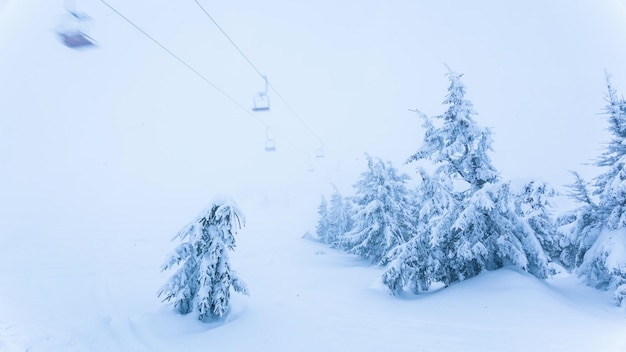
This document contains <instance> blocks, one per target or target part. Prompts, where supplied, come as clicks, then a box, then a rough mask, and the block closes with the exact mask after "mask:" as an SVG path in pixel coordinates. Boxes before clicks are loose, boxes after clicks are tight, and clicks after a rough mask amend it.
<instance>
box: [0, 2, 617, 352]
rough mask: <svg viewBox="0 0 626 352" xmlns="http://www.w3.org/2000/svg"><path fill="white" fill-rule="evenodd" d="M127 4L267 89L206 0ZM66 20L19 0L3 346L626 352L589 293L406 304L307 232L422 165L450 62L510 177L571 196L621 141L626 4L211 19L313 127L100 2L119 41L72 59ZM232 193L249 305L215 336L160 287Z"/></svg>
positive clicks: (532, 288) (270, 9) (0, 297)
mask: <svg viewBox="0 0 626 352" xmlns="http://www.w3.org/2000/svg"><path fill="white" fill-rule="evenodd" d="M109 3H110V4H111V5H113V6H115V8H116V9H117V10H119V11H120V12H121V13H123V14H124V15H125V16H127V18H129V19H131V20H132V21H133V22H134V23H135V24H137V25H139V26H140V27H141V28H142V29H143V30H144V31H146V33H149V34H150V35H151V36H152V37H153V38H154V39H156V40H157V41H158V42H159V43H161V44H162V45H164V46H166V47H167V48H168V49H169V50H171V51H172V52H174V53H176V55H177V56H178V57H179V58H181V59H182V60H183V61H184V62H185V63H187V64H188V65H190V66H192V67H193V68H194V69H196V70H197V71H198V72H199V73H200V74H201V75H202V76H204V77H205V78H208V79H209V80H210V82H211V83H213V84H214V85H216V86H217V87H219V88H220V89H222V90H223V91H224V92H227V94H228V95H229V97H231V98H232V99H233V100H234V101H236V102H238V103H240V104H241V105H242V106H243V107H245V108H248V107H249V106H251V104H252V99H253V97H254V95H255V94H256V93H257V91H259V90H262V89H263V82H262V81H261V80H260V78H259V77H258V75H257V74H256V73H255V72H254V71H253V70H251V68H250V67H249V66H248V64H247V63H246V62H245V60H243V58H242V57H241V56H240V55H239V54H238V53H237V52H236V51H235V50H234V49H233V48H232V46H231V45H230V43H228V41H226V40H225V38H224V37H223V35H222V34H221V33H220V32H219V31H218V30H217V29H216V28H215V26H214V25H213V24H212V23H211V22H210V21H208V20H207V18H206V16H204V15H203V14H202V13H201V12H200V11H199V10H198V9H197V7H195V5H194V3H193V2H191V1H189V2H181V3H176V4H173V3H171V2H167V1H163V0H158V1H152V2H146V1H137V2H129V3H126V2H122V1H113V0H111V1H110V2H109ZM598 3H601V4H600V5H598ZM62 5H63V4H62V2H58V3H56V2H55V3H51V2H49V1H42V0H37V1H29V2H28V3H24V2H18V1H15V0H8V1H7V0H5V1H0V82H1V84H2V85H1V86H0V87H1V88H0V165H1V167H0V170H1V171H0V213H1V214H2V216H0V272H1V273H2V275H1V279H0V351H8V352H16V351H31V352H37V351H180V350H186V351H187V350H188V351H193V350H200V349H206V348H212V349H215V350H220V351H222V350H223V351H252V350H254V351H257V350H263V351H321V350H328V351H344V350H348V349H350V350H361V351H380V350H388V351H395V350H417V351H421V350H423V351H468V350H470V351H471V350H473V351H503V350H506V351H528V350H535V351H591V350H594V351H624V350H626V340H625V339H624V338H623V336H624V332H625V331H626V315H625V314H624V312H623V310H620V309H618V308H616V307H615V306H614V305H613V303H612V300H611V297H610V294H608V293H606V292H602V291H598V290H595V289H593V288H589V287H586V286H584V285H583V284H582V283H581V282H580V281H579V280H578V279H577V278H575V277H571V276H568V275H565V274H563V275H560V276H558V277H554V278H552V279H550V280H548V281H547V282H543V281H538V280H536V279H535V278H533V277H530V276H528V275H526V274H524V273H520V272H517V271H515V270H512V269H506V268H505V269H502V270H499V271H496V272H487V273H484V274H482V275H480V276H479V277H477V278H475V279H472V280H468V281H466V282H463V283H460V284H457V285H453V286H452V287H450V288H448V289H445V290H442V291H439V292H433V293H430V294H425V295H420V296H410V295H407V296H404V297H400V298H397V297H391V296H389V295H388V294H387V293H386V292H385V290H384V289H383V288H382V287H381V286H380V284H379V283H378V281H377V280H378V277H379V275H380V274H381V273H382V269H381V268H375V267H370V266H368V265H367V264H366V263H365V262H363V261H361V260H359V259H358V258H356V257H354V256H350V255H346V254H343V253H341V252H338V251H335V250H333V249H329V248H327V247H326V246H324V245H322V244H319V243H316V242H313V241H310V240H305V239H302V238H301V237H302V235H303V234H304V233H305V232H306V231H313V230H314V228H315V224H316V211H317V205H318V204H319V200H320V194H324V193H327V192H329V190H330V187H329V184H330V182H333V183H335V184H337V185H338V186H339V188H340V189H341V191H342V192H345V193H348V192H349V191H350V186H351V184H352V183H353V182H354V181H355V180H356V175H358V173H359V172H361V171H362V170H363V168H364V167H365V165H364V164H363V162H364V161H363V157H362V155H363V152H364V151H367V152H369V153H371V154H372V155H376V156H381V157H383V158H389V159H391V160H392V161H394V163H396V164H397V165H399V164H401V163H402V161H403V160H404V159H405V158H406V156H407V155H409V154H410V153H412V152H414V151H415V149H416V148H417V146H418V143H419V141H420V139H421V134H420V133H421V130H420V126H419V120H418V119H416V118H415V117H414V115H412V114H410V113H409V112H408V111H407V109H408V108H411V109H412V108H415V107H418V108H420V109H422V110H423V111H424V112H425V113H428V114H438V113H440V111H441V110H440V109H441V108H440V102H441V100H442V98H443V95H444V94H445V88H446V87H445V85H446V80H445V77H444V76H443V74H444V73H445V67H444V66H443V63H447V64H448V65H450V66H451V67H453V68H454V69H455V70H458V71H460V72H465V74H466V76H465V77H466V78H467V80H466V84H467V86H468V95H469V98H470V99H472V101H473V102H474V104H475V105H476V108H477V110H478V112H479V116H478V118H477V120H478V121H479V123H484V124H485V125H488V126H492V128H493V129H494V132H495V135H494V141H495V143H494V145H495V146H496V151H495V153H494V158H493V159H494V163H495V164H496V166H497V167H499V168H502V172H503V174H504V175H505V176H506V177H512V176H515V177H517V176H519V177H527V176H542V177H545V178H546V179H548V180H549V181H551V182H554V183H555V186H557V187H558V186H559V185H561V184H564V183H568V182H570V181H571V180H569V179H568V178H567V177H568V176H567V170H568V169H579V165H580V164H581V163H584V162H587V161H588V160H589V159H590V158H592V157H594V156H595V155H597V154H598V152H597V151H598V148H599V147H600V145H601V143H602V142H603V138H605V136H606V135H605V132H604V128H605V124H604V121H603V120H602V119H601V118H599V117H598V116H597V115H596V114H597V113H598V112H600V110H601V108H602V106H603V101H602V94H603V93H604V91H603V86H602V85H603V81H602V80H603V70H604V69H606V70H608V71H609V72H611V73H612V74H613V75H614V83H615V85H616V87H617V88H618V89H619V90H620V91H625V90H626V68H625V67H623V64H622V63H623V62H624V59H626V52H625V50H624V49H623V45H619V43H623V42H624V40H626V27H625V26H624V25H623V21H620V19H623V18H624V17H620V16H623V15H624V14H625V13H626V9H625V8H624V5H623V3H622V2H620V1H609V0H607V1H603V2H595V1H582V2H579V3H577V4H576V5H572V4H570V3H569V2H567V1H555V2H551V3H550V4H543V3H542V2H539V1H531V2H523V3H522V2H515V3H511V4H509V5H506V6H505V5H502V4H499V5H498V4H493V3H491V2H489V1H481V2H479V3H478V4H477V5H475V6H476V7H473V6H470V5H462V4H460V3H459V2H455V1H442V2H438V4H429V3H427V2H401V1H398V2H392V3H390V4H389V5H388V6H382V5H380V4H377V3H375V2H346V3H345V4H342V5H341V6H339V5H337V4H336V3H335V2H331V1H321V2H316V3H306V4H296V3H291V2H287V1H278V0H277V1H272V2H269V3H267V4H261V3H256V2H248V1H234V2H230V3H228V4H220V5H210V4H208V3H206V5H207V7H208V8H210V10H211V12H212V15H214V16H215V19H216V21H217V22H218V23H219V24H220V25H221V26H222V27H223V28H224V29H225V31H226V32H227V33H228V34H229V35H230V36H231V38H233V40H235V42H236V43H237V44H238V45H239V46H240V47H241V48H242V49H243V50H244V52H245V53H246V54H247V55H248V56H249V57H250V58H252V60H253V62H254V64H255V65H256V66H257V67H259V68H262V70H263V73H265V74H267V76H268V77H269V79H270V82H271V83H272V84H274V85H275V86H276V87H277V88H278V90H279V91H280V92H281V95H283V96H284V97H285V98H286V100H287V101H288V102H289V104H290V105H291V106H292V107H293V108H294V109H295V110H296V111H297V112H298V113H299V114H300V115H301V117H302V120H304V121H305V124H306V126H305V125H303V123H302V121H301V120H300V119H298V118H296V117H294V116H293V114H292V112H291V111H290V110H289V109H288V107H286V106H285V105H284V104H281V102H280V99H277V97H276V96H275V95H273V96H271V98H272V110H271V112H270V113H268V114H265V115H254V116H251V115H250V114H249V113H247V112H245V111H244V110H245V109H242V108H241V107H240V106H238V105H236V104H233V102H232V101H230V100H229V99H228V98H226V97H225V96H224V95H223V94H221V93H220V92H219V91H216V90H215V89H214V88H213V87H211V86H210V85H209V84H207V82H206V81H204V80H203V79H201V78H199V77H198V75H197V74H195V73H193V72H191V71H190V70H189V69H188V68H187V67H185V66H184V65H182V64H181V63H180V62H179V61H178V60H177V59H175V58H173V57H172V56H171V55H169V54H167V53H165V52H164V51H163V50H162V48H160V47H159V46H158V45H156V44H155V43H154V42H152V41H151V40H149V39H147V38H146V37H145V36H144V35H143V34H142V33H140V32H139V31H137V30H136V29H135V28H133V27H132V25H130V24H129V23H128V22H126V21H125V20H124V19H122V18H120V17H119V16H118V15H117V14H116V13H114V12H113V11H111V10H110V8H108V7H106V6H105V5H103V3H102V2H100V1H82V2H81V1H78V2H77V5H78V6H81V10H83V11H85V12H86V13H88V14H89V15H90V16H92V17H93V18H94V25H93V27H92V28H91V32H90V35H91V36H92V37H94V38H95V39H96V40H97V42H98V47H97V48H96V49H93V50H83V51H79V52H76V51H73V50H70V49H68V48H66V47H64V46H62V45H61V44H60V43H59V41H58V40H57V38H56V36H55V34H54V28H55V27H56V26H57V25H58V21H59V18H60V17H61V16H62V15H63V11H64V10H63V6H62ZM209 5H210V6H209ZM513 14H515V16H513ZM322 24H323V25H322ZM553 28H556V29H554V31H552V29H553ZM459 38H460V39H462V40H460V39H459ZM255 116H256V117H255ZM257 117H258V119H257ZM268 126H269V127H270V128H271V131H272V133H274V136H275V137H276V140H277V151H276V152H275V153H268V152H266V151H265V150H264V149H263V146H264V142H265V137H266V131H267V128H268ZM307 126H308V127H307ZM312 132H314V133H312ZM319 137H321V138H322V139H323V142H324V144H323V146H324V148H325V152H326V157H325V158H324V159H316V158H315V157H314V153H315V150H316V149H317V148H318V147H319V146H320V145H319V140H318V138H319ZM529 140H532V141H533V143H532V144H531V143H528V141H529ZM311 167H313V168H314V169H315V172H309V171H308V169H309V168H311ZM580 168H581V169H583V171H584V172H587V174H589V173H590V172H592V171H590V170H588V169H584V166H580ZM407 172H409V173H412V172H413V170H410V169H409V170H407ZM216 193H227V194H230V195H231V196H232V197H233V198H234V199H235V201H237V203H239V206H240V208H241V209H242V211H243V212H244V214H245V215H246V218H247V225H246V227H245V228H244V229H243V230H242V231H241V232H240V233H239V234H238V236H237V241H238V246H237V249H236V251H235V252H234V253H233V254H232V255H231V259H232V266H233V268H234V269H235V270H237V271H238V273H239V275H240V276H241V277H242V278H243V279H244V280H245V281H246V283H247V284H248V286H249V289H250V292H251V296H250V297H243V296H239V295H236V294H235V295H233V301H232V311H231V312H230V314H229V316H228V318H226V320H225V321H224V322H219V323H213V324H201V323H199V322H197V321H195V320H194V318H193V317H191V316H189V317H187V316H184V317H183V316H179V315H176V314H174V313H173V312H172V310H171V308H170V307H168V306H167V305H165V304H163V303H161V302H160V301H159V299H158V298H157V297H156V292H157V291H158V289H159V288H160V286H161V285H162V284H163V283H164V282H165V280H166V279H167V273H160V272H159V268H160V265H161V263H162V261H163V260H164V259H165V258H166V254H167V253H168V252H169V251H170V250H172V249H173V248H174V246H175V244H174V243H172V242H170V239H171V238H172V237H173V236H174V234H175V233H176V231H178V230H179V229H180V228H181V227H182V226H183V225H185V224H186V223H187V222H188V221H189V220H190V219H191V218H193V216H194V215H195V214H196V213H197V212H198V211H199V210H200V209H202V208H204V207H205V206H206V205H207V202H208V201H209V200H210V199H211V198H212V197H213V195H215V194H216Z"/></svg>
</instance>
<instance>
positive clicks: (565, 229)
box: [557, 171, 602, 270]
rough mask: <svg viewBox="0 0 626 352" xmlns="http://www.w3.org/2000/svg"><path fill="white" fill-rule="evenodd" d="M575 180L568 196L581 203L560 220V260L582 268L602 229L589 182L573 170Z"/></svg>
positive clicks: (569, 267)
mask: <svg viewBox="0 0 626 352" xmlns="http://www.w3.org/2000/svg"><path fill="white" fill-rule="evenodd" d="M571 173H572V175H573V176H574V182H573V183H572V184H569V185H566V187H567V188H569V189H570V190H569V192H568V196H569V197H570V198H572V199H573V200H575V201H576V202H578V203H579V204H580V206H579V207H578V208H576V209H574V210H572V211H569V212H567V213H565V214H563V215H561V216H560V217H559V219H557V227H558V232H559V234H560V235H561V237H560V244H559V245H560V247H561V248H562V251H561V255H560V261H561V264H563V266H565V267H566V268H568V269H570V270H573V269H575V268H577V267H579V266H580V265H581V264H582V262H583V259H584V257H585V254H586V253H587V251H588V250H589V248H591V246H592V245H593V244H594V243H595V242H596V239H597V238H598V236H599V235H600V230H601V229H602V220H601V218H600V212H599V211H598V209H597V208H598V206H597V204H596V202H595V201H594V200H593V196H592V195H591V192H590V190H589V188H590V185H589V184H588V183H587V182H586V181H585V180H584V179H583V178H582V177H581V176H580V175H579V174H578V173H577V172H575V171H572V172H571Z"/></svg>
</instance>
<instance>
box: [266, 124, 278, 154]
mask: <svg viewBox="0 0 626 352" xmlns="http://www.w3.org/2000/svg"><path fill="white" fill-rule="evenodd" d="M265 151H267V152H275V151H276V141H275V140H274V139H272V138H270V128H269V127H268V128H267V129H266V130H265Z"/></svg>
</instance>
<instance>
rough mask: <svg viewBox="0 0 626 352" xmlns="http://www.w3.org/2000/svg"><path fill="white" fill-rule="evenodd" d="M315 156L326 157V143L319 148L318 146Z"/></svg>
mask: <svg viewBox="0 0 626 352" xmlns="http://www.w3.org/2000/svg"><path fill="white" fill-rule="evenodd" d="M320 143H321V142H320ZM315 157H316V158H323V157H324V145H323V144H322V145H321V146H320V147H319V148H317V150H316V151H315Z"/></svg>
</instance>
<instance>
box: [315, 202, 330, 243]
mask: <svg viewBox="0 0 626 352" xmlns="http://www.w3.org/2000/svg"><path fill="white" fill-rule="evenodd" d="M328 218H329V212H328V201H326V197H324V196H322V200H321V201H320V205H319V206H318V207H317V226H316V228H315V233H316V235H317V239H319V240H320V241H322V242H324V243H328V241H327V239H326V238H327V236H328V235H327V234H328V232H329V227H330V226H329V221H328Z"/></svg>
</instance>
